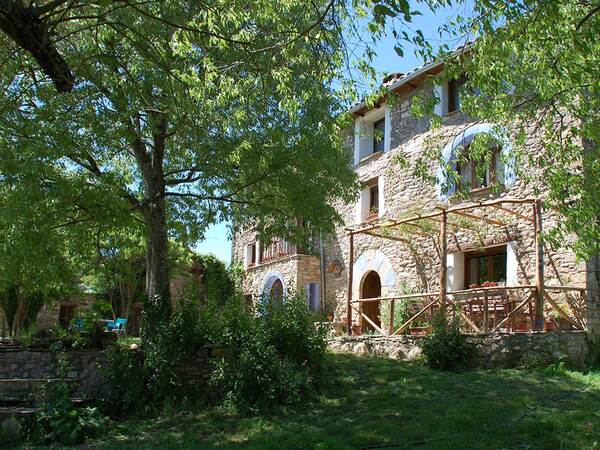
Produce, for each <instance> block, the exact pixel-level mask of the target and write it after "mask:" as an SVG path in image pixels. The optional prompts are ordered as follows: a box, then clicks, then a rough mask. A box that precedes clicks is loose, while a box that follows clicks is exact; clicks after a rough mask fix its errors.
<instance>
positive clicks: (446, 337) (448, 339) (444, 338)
mask: <svg viewBox="0 0 600 450" xmlns="http://www.w3.org/2000/svg"><path fill="white" fill-rule="evenodd" d="M421 346H422V349H423V355H424V357H425V362H426V364H427V365H428V366H429V367H431V368H432V369H438V370H461V369H465V368H466V367H468V365H469V363H470V360H471V358H472V357H473V354H474V352H475V345H474V344H473V343H472V342H470V341H469V339H468V337H467V336H465V335H464V334H462V333H461V332H460V321H459V319H458V315H456V316H455V317H454V318H453V319H452V320H451V321H450V322H448V320H447V319H446V318H445V317H444V316H443V315H441V314H438V315H436V316H434V318H433V320H432V332H431V333H429V334H428V335H427V336H425V338H424V339H423V341H422V344H421Z"/></svg>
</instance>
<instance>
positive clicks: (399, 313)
mask: <svg viewBox="0 0 600 450" xmlns="http://www.w3.org/2000/svg"><path fill="white" fill-rule="evenodd" d="M391 306H392V303H391V302H390V301H385V302H381V304H380V305H379V316H380V318H381V325H382V326H383V327H385V328H387V327H389V323H390V313H391V311H390V310H391ZM409 318H410V311H409V309H408V303H407V302H405V301H402V300H395V302H394V330H393V331H396V330H397V329H398V328H400V326H401V325H402V324H404V323H405V322H406V321H407V320H408V319H409Z"/></svg>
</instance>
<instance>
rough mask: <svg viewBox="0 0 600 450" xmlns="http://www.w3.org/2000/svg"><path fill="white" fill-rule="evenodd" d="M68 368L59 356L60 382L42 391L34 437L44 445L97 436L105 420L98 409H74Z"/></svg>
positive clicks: (70, 443) (45, 386) (47, 386)
mask: <svg viewBox="0 0 600 450" xmlns="http://www.w3.org/2000/svg"><path fill="white" fill-rule="evenodd" d="M69 368H70V364H69V362H68V360H67V359H66V357H65V356H64V355H59V356H58V375H59V379H60V381H59V382H53V383H48V384H46V385H44V387H43V389H42V397H43V401H42V402H41V404H40V408H39V411H38V413H37V416H36V423H35V428H34V433H33V434H34V435H35V436H37V438H38V440H41V441H43V442H54V441H58V442H60V443H62V444H66V445H73V444H78V443H80V442H83V440H84V439H85V438H86V437H90V436H94V435H96V434H97V433H98V432H99V431H100V429H101V428H102V427H103V426H104V425H105V423H106V419H105V418H104V416H103V415H102V414H100V412H99V411H98V409H97V408H91V407H82V408H76V407H75V405H73V403H72V402H71V399H70V397H71V394H72V393H73V390H74V388H75V386H74V384H73V383H71V382H70V381H69V380H67V374H68V372H69Z"/></svg>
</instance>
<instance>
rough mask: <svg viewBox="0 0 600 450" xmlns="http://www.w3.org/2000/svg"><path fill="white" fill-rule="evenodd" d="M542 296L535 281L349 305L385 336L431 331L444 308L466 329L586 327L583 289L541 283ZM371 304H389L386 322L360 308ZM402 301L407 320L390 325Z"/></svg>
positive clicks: (531, 329) (515, 329)
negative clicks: (537, 307) (533, 283)
mask: <svg viewBox="0 0 600 450" xmlns="http://www.w3.org/2000/svg"><path fill="white" fill-rule="evenodd" d="M541 297H542V299H540V293H539V291H538V288H537V286H535V285H522V286H498V287H485V288H477V289H468V290H462V291H453V292H449V293H448V294H447V295H446V296H444V298H443V299H442V296H441V295H440V293H439V292H428V293H422V294H409V295H400V296H394V297H377V298H366V299H357V300H352V301H351V302H350V307H351V308H352V310H353V311H355V312H356V313H357V314H358V316H359V317H360V318H361V321H364V322H366V323H367V324H369V325H370V326H371V327H372V328H373V329H374V330H375V331H377V332H379V333H380V334H382V335H388V336H389V335H399V334H405V333H412V334H424V333H427V332H428V331H429V330H430V329H431V320H432V318H433V317H434V316H435V314H436V313H438V312H440V311H442V310H443V309H445V310H446V316H447V317H448V316H456V315H458V316H459V320H460V322H461V326H462V328H463V331H464V332H466V333H497V332H529V331H534V330H538V331H541V330H546V331H551V330H557V331H558V330H565V329H577V330H584V329H585V328H586V325H585V289H583V288H578V287H571V286H544V287H543V289H542V293H541ZM540 301H541V302H542V304H543V307H542V314H541V316H540V315H539V313H538V312H536V311H538V310H537V309H536V305H538V304H539V302H540ZM369 302H379V304H380V305H381V304H383V303H384V302H389V304H390V305H389V310H388V315H389V322H388V323H385V324H383V323H380V322H379V320H378V319H377V318H374V317H369V316H368V315H367V314H365V313H364V312H363V308H362V307H361V305H362V304H364V303H369ZM400 302H402V307H403V308H404V309H405V315H407V316H408V318H407V319H406V320H405V322H404V323H402V324H401V325H399V326H398V324H396V323H394V319H395V318H394V310H395V309H396V308H397V307H399V304H400ZM378 322H379V323H378Z"/></svg>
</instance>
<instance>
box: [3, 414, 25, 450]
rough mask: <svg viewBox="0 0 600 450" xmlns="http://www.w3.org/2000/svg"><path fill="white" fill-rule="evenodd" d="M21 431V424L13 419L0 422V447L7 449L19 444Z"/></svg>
mask: <svg viewBox="0 0 600 450" xmlns="http://www.w3.org/2000/svg"><path fill="white" fill-rule="evenodd" d="M22 437H23V430H22V426H21V422H20V421H19V420H18V419H16V418H14V417H11V418H8V419H4V420H2V421H0V447H3V448H9V447H13V446H17V445H18V444H20V443H21V440H22Z"/></svg>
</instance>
